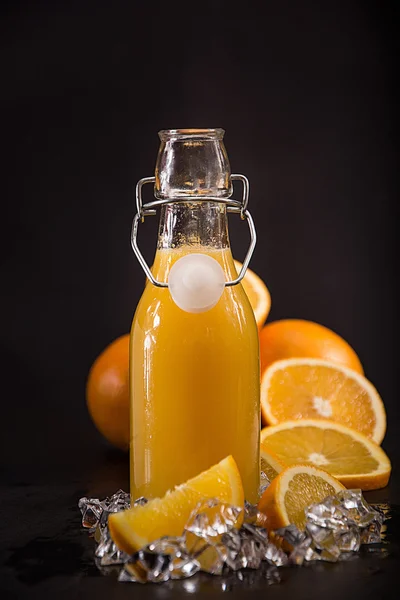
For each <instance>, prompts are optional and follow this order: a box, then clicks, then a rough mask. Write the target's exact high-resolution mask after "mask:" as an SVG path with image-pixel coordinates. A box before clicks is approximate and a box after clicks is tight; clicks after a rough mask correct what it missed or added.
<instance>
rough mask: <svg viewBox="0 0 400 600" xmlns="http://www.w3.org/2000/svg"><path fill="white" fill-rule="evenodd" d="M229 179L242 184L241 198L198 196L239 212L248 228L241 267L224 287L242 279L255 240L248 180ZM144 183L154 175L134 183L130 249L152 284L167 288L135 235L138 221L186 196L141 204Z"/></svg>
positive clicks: (236, 177)
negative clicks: (159, 278) (154, 272)
mask: <svg viewBox="0 0 400 600" xmlns="http://www.w3.org/2000/svg"><path fill="white" fill-rule="evenodd" d="M231 179H232V180H233V181H241V182H242V184H243V195H242V200H241V201H239V200H234V199H233V198H219V197H217V196H201V197H198V199H199V200H201V201H207V200H208V201H210V202H221V203H222V204H225V205H226V210H227V212H229V213H236V214H240V217H241V219H243V220H246V221H247V224H248V226H249V230H250V245H249V249H248V251H247V254H246V257H245V259H244V261H243V264H242V268H241V269H240V273H239V275H238V277H237V278H236V279H232V280H231V281H226V282H225V287H230V286H233V285H237V284H238V283H240V282H241V281H242V279H243V277H244V276H245V274H246V271H247V267H248V266H249V262H250V259H251V257H252V255H253V252H254V248H255V245H256V241H257V235H256V228H255V226H254V221H253V219H252V216H251V214H250V212H249V211H248V210H247V205H248V203H249V180H248V179H247V177H245V176H244V175H240V174H235V175H231ZM146 183H153V184H154V183H155V177H143V179H140V180H139V181H138V183H137V185H136V209H137V213H136V215H135V216H134V217H133V222H132V231H131V245H132V249H133V251H134V253H135V255H136V258H137V259H138V261H139V263H140V265H141V267H142V269H143V271H144V272H145V274H146V277H147V278H148V279H149V280H150V281H151V283H152V284H153V285H155V286H156V287H159V288H167V287H168V283H166V282H163V281H157V279H155V278H154V276H153V274H152V272H151V270H150V267H149V265H148V264H147V262H146V260H145V258H144V256H143V254H142V253H141V252H140V250H139V246H138V243H137V235H138V228H139V223H140V222H142V223H143V221H144V219H145V217H150V216H154V215H155V214H157V211H156V209H157V208H158V207H159V206H162V205H163V204H171V203H172V202H187V201H188V198H187V197H186V198H181V197H180V198H168V199H162V200H153V201H152V202H148V203H147V204H143V201H142V187H143V186H144V185H145V184H146ZM193 200H195V198H190V201H193Z"/></svg>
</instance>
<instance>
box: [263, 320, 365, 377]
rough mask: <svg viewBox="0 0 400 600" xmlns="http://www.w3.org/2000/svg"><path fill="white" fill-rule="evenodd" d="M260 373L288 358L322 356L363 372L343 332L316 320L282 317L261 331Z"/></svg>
mask: <svg viewBox="0 0 400 600" xmlns="http://www.w3.org/2000/svg"><path fill="white" fill-rule="evenodd" d="M260 356H261V373H263V372H264V371H265V369H266V368H267V367H268V366H269V365H270V364H271V363H273V362H274V361H276V360H281V359H285V358H322V359H325V360H329V361H332V362H334V363H339V364H341V365H344V366H346V367H349V368H350V369H354V371H357V372H358V373H361V374H363V373H364V370H363V368H362V365H361V362H360V359H359V358H358V356H357V354H356V353H355V351H354V350H353V348H352V347H351V346H350V345H349V344H348V343H347V342H346V341H345V340H344V339H343V338H342V337H340V335H338V334H337V333H335V332H334V331H332V330H331V329H328V328H327V327H324V326H323V325H320V324H319V323H314V322H313V321H305V320H301V319H282V320H280V321H273V322H272V323H269V324H268V325H266V326H265V327H264V328H263V329H262V330H261V332H260Z"/></svg>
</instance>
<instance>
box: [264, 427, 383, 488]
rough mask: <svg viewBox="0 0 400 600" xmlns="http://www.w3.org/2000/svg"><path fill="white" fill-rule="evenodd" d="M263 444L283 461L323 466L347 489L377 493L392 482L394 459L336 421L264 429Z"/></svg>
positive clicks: (291, 463) (356, 432)
mask: <svg viewBox="0 0 400 600" xmlns="http://www.w3.org/2000/svg"><path fill="white" fill-rule="evenodd" d="M261 443H262V445H263V447H265V448H268V450H270V451H271V452H273V453H274V454H276V456H277V457H278V460H279V461H280V462H282V463H284V464H286V465H288V466H292V465H295V464H308V465H314V466H317V467H322V468H323V469H324V470H325V471H328V473H330V474H331V475H333V476H334V477H336V478H337V479H339V481H340V482H341V483H343V484H344V485H345V486H346V487H347V488H359V489H362V490H375V489H378V488H382V487H385V485H386V484H387V482H388V481H389V477H390V471H391V465H390V460H389V458H388V457H387V456H386V454H385V452H384V451H383V450H382V448H381V447H380V446H378V444H375V442H373V441H372V440H370V439H369V438H367V437H366V436H365V435H363V434H362V433H359V432H358V431H355V430H354V429H350V427H345V426H344V425H341V424H340V423H336V422H335V421H328V420H324V419H301V420H298V421H285V422H284V423H280V424H279V425H272V426H270V427H265V428H264V429H262V431H261Z"/></svg>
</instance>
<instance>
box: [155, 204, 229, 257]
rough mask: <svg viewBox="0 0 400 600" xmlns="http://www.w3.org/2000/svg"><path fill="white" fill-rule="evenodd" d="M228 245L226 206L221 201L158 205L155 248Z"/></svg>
mask: <svg viewBox="0 0 400 600" xmlns="http://www.w3.org/2000/svg"><path fill="white" fill-rule="evenodd" d="M182 246H206V247H208V248H219V249H221V248H229V247H230V243H229V235H228V219H227V214H226V207H225V205H224V204H222V203H220V202H208V201H204V202H203V201H199V200H197V201H195V202H190V201H189V202H173V203H171V204H164V205H163V206H162V208H161V216H160V226H159V232H158V244H157V247H158V248H179V247H182Z"/></svg>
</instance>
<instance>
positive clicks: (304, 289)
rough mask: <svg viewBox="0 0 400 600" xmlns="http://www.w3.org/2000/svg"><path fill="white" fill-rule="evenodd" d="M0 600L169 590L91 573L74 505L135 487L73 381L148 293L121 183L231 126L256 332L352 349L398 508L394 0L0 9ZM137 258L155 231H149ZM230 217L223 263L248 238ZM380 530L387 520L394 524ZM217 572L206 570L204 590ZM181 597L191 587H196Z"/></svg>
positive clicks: (317, 585)
mask: <svg viewBox="0 0 400 600" xmlns="http://www.w3.org/2000/svg"><path fill="white" fill-rule="evenodd" d="M1 11H2V14H1V17H2V18H1V21H0V44H1V49H0V62H1V73H2V78H1V81H2V93H1V96H0V105H1V110H2V133H1V144H2V162H1V164H2V166H3V167H4V169H3V174H2V177H1V182H0V185H1V197H2V199H3V202H2V207H3V211H2V220H1V228H2V232H1V234H2V235H1V238H0V239H1V243H2V252H1V272H0V281H1V286H2V291H1V311H0V315H1V326H0V353H1V356H0V358H1V366H2V379H1V382H2V388H1V391H2V394H1V396H2V413H1V429H2V431H1V436H0V443H1V452H0V460H1V485H0V502H1V515H2V517H1V519H0V543H1V555H0V558H1V562H2V565H3V566H2V571H1V578H0V590H1V591H2V595H1V597H2V598H4V597H5V598H8V597H9V598H24V597H38V598H47V597H49V598H59V597H60V598H64V597H65V598H70V597H71V598H72V597H73V598H75V597H76V598H80V597H82V598H96V597H98V598H124V597H128V596H129V597H131V596H135V597H138V598H149V597H156V598H160V599H161V598H162V599H164V598H170V597H172V596H173V597H178V596H179V594H180V595H182V596H183V595H193V590H192V592H191V591H190V589H191V588H190V586H189V588H184V586H183V584H182V583H174V584H173V585H172V587H171V586H168V585H167V586H165V585H162V586H144V587H140V586H133V587H131V586H127V585H123V584H118V583H117V582H115V581H114V580H113V579H111V578H105V577H102V576H101V575H100V574H99V573H98V572H97V570H96V569H95V567H94V564H93V560H92V558H93V556H92V550H93V545H92V542H91V540H89V539H88V537H87V535H86V533H84V532H82V531H81V530H80V527H79V514H78V511H77V501H78V499H79V497H80V496H81V495H88V494H92V495H100V496H101V495H106V494H110V493H113V492H114V491H115V490H116V489H117V488H119V487H123V488H125V489H127V486H128V481H127V478H128V460H127V457H126V456H124V455H121V454H119V453H117V452H116V451H113V450H112V449H110V448H109V447H108V446H107V444H106V443H105V442H103V441H102V439H101V437H100V435H99V434H98V433H97V432H96V430H95V429H94V427H93V425H92V423H91V422H90V419H89V417H88V414H87V411H86V406H85V396H84V386H85V380H86V376H87V372H88V369H89V367H90V365H91V363H92V362H93V360H94V358H95V357H96V356H97V355H98V354H99V352H100V351H101V350H102V349H103V348H104V347H105V346H106V345H107V344H108V343H109V342H110V341H111V340H113V339H114V338H116V337H118V336H119V335H121V334H123V333H125V332H127V331H128V330H129V327H130V322H131V319H132V315H133V312H134V308H135V306H136V303H137V301H138V299H139V297H140V294H141V291H142V287H143V275H142V272H141V270H140V267H139V265H138V264H137V262H136V261H135V259H134V256H133V254H132V252H131V250H130V246H129V233H130V225H131V219H132V216H133V213H134V202H133V188H134V185H135V183H136V181H137V180H138V179H139V178H140V177H144V176H148V175H151V174H152V172H153V169H154V164H155V158H156V153H157V149H158V138H157V131H158V130H159V129H161V128H169V127H171V128H172V127H218V126H220V127H224V128H225V129H226V137H225V141H226V146H227V150H228V154H229V157H230V160H231V164H232V169H233V171H235V172H243V173H245V174H246V175H247V176H248V177H249V178H250V182H251V197H250V208H251V211H252V214H253V216H254V219H255V222H256V225H257V230H258V245H257V249H256V253H255V255H254V259H253V261H252V264H251V266H252V268H253V269H254V270H255V271H257V273H259V274H260V275H261V276H262V277H263V279H264V280H265V281H266V282H267V285H268V287H269V289H270V291H271V295H272V310H271V314H270V317H269V320H270V321H271V320H275V319H280V318H286V317H297V318H305V319H312V320H314V321H318V322H320V323H322V324H324V325H326V326H328V327H331V328H332V329H334V330H335V331H337V332H338V333H339V334H340V335H342V336H343V337H344V338H345V339H347V340H348V341H349V342H350V344H351V345H352V346H353V347H354V348H355V349H356V351H357V353H358V354H359V356H360V358H361V361H362V363H363V365H364V367H365V372H366V374H367V376H368V377H369V378H370V379H371V381H372V382H373V383H374V384H375V385H376V386H377V388H378V390H379V392H380V393H381V395H382V397H383V399H384V401H385V405H386V409H387V413H388V433H387V435H386V438H385V440H384V443H383V447H384V449H385V450H386V451H387V452H388V454H389V456H390V457H391V459H392V461H393V468H394V471H393V476H392V479H391V482H390V485H389V486H388V488H387V489H385V490H381V491H379V492H375V493H374V494H372V495H370V496H367V497H368V498H369V499H372V500H373V499H377V500H381V501H383V500H385V501H386V500H388V501H390V502H391V503H392V504H393V505H395V506H398V505H399V504H400V491H399V477H398V464H399V459H400V454H399V446H398V438H399V435H400V418H399V409H398V397H397V390H398V385H396V377H397V376H398V369H397V362H396V355H397V352H396V342H397V339H398V330H397V325H398V319H397V314H396V308H397V307H396V297H395V286H394V282H395V279H396V271H395V265H396V263H395V256H396V249H397V248H396V247H395V242H396V235H395V230H396V227H397V224H396V219H395V217H396V212H395V203H396V201H397V196H398V186H397V175H396V167H397V154H396V152H397V149H398V143H397V142H398V139H397V137H396V133H397V129H396V128H397V124H398V123H397V115H396V108H397V98H396V97H395V84H396V76H397V69H396V67H397V64H396V61H395V57H396V55H395V52H394V41H395V39H396V35H397V30H398V23H399V20H398V14H397V12H398V11H397V7H396V3H389V2H385V3H381V2H370V3H366V2H361V1H360V2H356V1H349V2H321V3H319V2H301V3H300V2H294V1H292V2H289V1H283V2H279V3H278V2H276V3H273V2H269V1H268V2H246V3H242V4H240V5H238V7H234V6H233V5H232V4H231V3H229V2H223V1H217V0H215V1H211V0H206V1H204V2H201V3H200V2H190V3H189V2H187V3H186V4H184V5H182V6H178V5H177V4H176V3H171V2H157V1H156V2H151V3H133V2H128V1H127V2H122V1H118V0H117V1H114V2H101V1H97V2H86V1H83V2H77V1H76V2H61V1H59V2H40V3H39V2H29V3H28V2H18V1H16V2H5V3H3V4H2V8H1ZM146 228H147V231H145V230H143V233H142V237H141V243H142V246H143V248H144V251H145V254H146V256H148V257H149V259H150V257H151V252H152V251H154V247H155V231H156V223H155V222H154V223H148V224H146ZM245 229H246V228H243V226H242V225H241V223H240V222H239V220H235V219H232V222H231V237H232V240H233V247H234V249H235V255H236V256H237V257H238V258H240V257H242V256H244V251H245V248H246V244H247V231H246V230H245ZM391 523H392V542H391V546H390V548H389V549H388V556H387V557H385V558H379V556H381V554H380V555H379V556H375V555H371V554H368V555H365V556H362V557H360V558H359V559H356V560H354V561H352V562H350V563H346V564H338V565H317V566H315V567H312V568H307V569H290V570H285V573H284V575H283V582H282V584H281V585H279V586H271V587H268V586H266V584H263V585H262V586H261V584H260V583H257V582H253V583H250V584H249V586H246V585H245V583H243V584H240V585H237V586H235V587H234V589H233V591H232V594H233V595H234V597H245V596H246V597H247V596H249V595H258V594H261V593H262V594H264V593H265V594H266V595H267V594H268V596H269V597H271V598H289V597H293V598H294V597H296V598H307V599H308V598H310V599H312V598H321V597H323V598H327V597H341V598H353V597H355V596H356V597H363V598H370V599H372V598H374V599H376V598H389V597H393V598H396V597H398V593H397V589H398V587H397V581H398V577H397V573H396V566H397V565H398V564H399V562H398V559H399V553H398V543H399V526H398V517H397V525H396V518H393V520H392V522H391ZM389 527H390V525H389ZM219 585H220V582H219V581H217V580H215V579H214V580H212V581H211V580H210V579H207V578H206V579H204V578H203V580H202V583H201V585H200V587H199V589H198V591H199V594H200V595H201V596H202V597H204V598H205V597H218V595H219V594H220V593H222V592H221V591H220V589H219V588H218V586H219ZM194 591H196V590H194Z"/></svg>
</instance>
